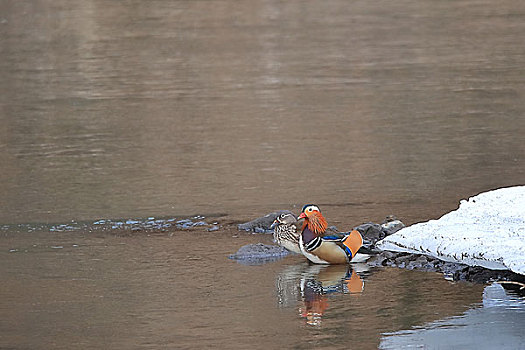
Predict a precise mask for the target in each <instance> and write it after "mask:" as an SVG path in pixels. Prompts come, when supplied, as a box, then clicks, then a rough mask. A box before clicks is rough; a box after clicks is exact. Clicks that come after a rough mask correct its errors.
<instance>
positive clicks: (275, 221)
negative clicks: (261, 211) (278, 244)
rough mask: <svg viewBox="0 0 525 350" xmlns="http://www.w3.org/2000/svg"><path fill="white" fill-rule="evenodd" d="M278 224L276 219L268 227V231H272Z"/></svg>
mask: <svg viewBox="0 0 525 350" xmlns="http://www.w3.org/2000/svg"><path fill="white" fill-rule="evenodd" d="M278 223H279V221H277V219H275V220H273V222H272V224H271V225H270V230H273V229H274V228H275V226H277V224H278Z"/></svg>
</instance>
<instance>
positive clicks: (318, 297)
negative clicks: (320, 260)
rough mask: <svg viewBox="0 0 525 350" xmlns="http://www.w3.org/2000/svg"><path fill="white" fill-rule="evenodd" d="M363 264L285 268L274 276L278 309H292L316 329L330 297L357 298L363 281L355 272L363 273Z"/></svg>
mask: <svg viewBox="0 0 525 350" xmlns="http://www.w3.org/2000/svg"><path fill="white" fill-rule="evenodd" d="M367 270H368V269H367V266H366V265H365V264H353V265H352V266H350V265H310V264H308V263H304V264H301V265H293V266H287V267H286V268H285V269H284V270H283V271H282V272H281V273H280V274H279V275H278V276H277V296H278V303H279V306H281V307H294V306H295V305H297V304H299V307H298V311H299V314H300V315H301V317H303V318H304V319H305V322H306V324H308V325H311V326H320V325H321V324H322V319H323V315H324V314H325V312H326V310H327V308H328V306H329V299H330V297H332V296H334V295H339V294H350V295H353V296H359V295H360V294H361V293H362V292H363V290H364V281H363V279H362V278H361V277H360V276H359V273H363V272H366V271H367Z"/></svg>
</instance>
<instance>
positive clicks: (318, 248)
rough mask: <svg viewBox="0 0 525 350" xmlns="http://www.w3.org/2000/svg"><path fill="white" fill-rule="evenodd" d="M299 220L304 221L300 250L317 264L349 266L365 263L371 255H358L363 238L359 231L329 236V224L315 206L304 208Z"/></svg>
mask: <svg viewBox="0 0 525 350" xmlns="http://www.w3.org/2000/svg"><path fill="white" fill-rule="evenodd" d="M298 219H304V222H303V227H302V230H301V234H300V235H299V248H300V249H301V252H302V253H303V255H304V256H305V257H306V258H307V259H308V260H310V261H311V262H313V263H315V264H347V263H349V262H363V261H366V259H368V257H369V255H366V254H357V251H358V250H359V248H360V247H361V246H362V245H363V237H362V236H361V234H360V233H359V231H357V230H353V231H351V232H350V233H339V234H331V233H330V234H327V233H326V229H327V227H328V223H327V222H326V219H325V218H324V217H323V215H322V214H321V210H320V209H319V207H318V206H316V205H314V204H307V205H305V206H304V207H303V209H302V211H301V214H300V215H299V217H298Z"/></svg>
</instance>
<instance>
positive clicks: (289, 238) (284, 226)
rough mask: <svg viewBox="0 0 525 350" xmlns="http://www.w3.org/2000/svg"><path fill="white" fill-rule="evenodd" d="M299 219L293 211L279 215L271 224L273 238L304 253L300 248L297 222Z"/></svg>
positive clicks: (279, 243) (285, 246)
mask: <svg viewBox="0 0 525 350" xmlns="http://www.w3.org/2000/svg"><path fill="white" fill-rule="evenodd" d="M296 222H297V219H296V218H295V215H293V214H292V213H283V214H281V215H279V216H278V217H277V218H276V219H275V220H274V222H273V224H272V225H271V226H270V228H273V229H274V231H273V239H274V240H275V242H276V243H277V244H278V245H280V246H281V247H284V248H286V249H288V250H289V251H292V252H294V253H297V254H302V253H301V249H300V248H299V233H297V227H296V225H295V223H296Z"/></svg>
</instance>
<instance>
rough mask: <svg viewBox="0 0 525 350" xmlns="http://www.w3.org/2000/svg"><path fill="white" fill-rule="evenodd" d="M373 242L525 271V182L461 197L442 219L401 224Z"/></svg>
mask: <svg viewBox="0 0 525 350" xmlns="http://www.w3.org/2000/svg"><path fill="white" fill-rule="evenodd" d="M376 245H377V247H378V248H380V249H383V250H391V251H402V252H410V253H416V254H426V255H430V256H433V257H436V258H438V259H442V260H445V261H452V262H459V263H463V264H467V265H471V266H483V267H486V268H489V269H496V270H497V269H505V270H507V269H509V270H512V271H514V272H516V273H520V274H525V186H516V187H508V188H501V189H497V190H493V191H489V192H484V193H481V194H479V195H477V196H474V197H471V198H469V199H468V200H462V201H461V202H460V204H459V208H458V209H457V210H454V211H452V212H450V213H447V214H445V215H443V216H442V217H441V218H440V219H438V220H430V221H427V222H423V223H419V224H415V225H412V226H409V227H406V228H404V229H401V230H400V231H398V232H396V233H395V234H393V235H391V236H388V237H386V238H385V239H383V240H382V241H379V242H378V243H377V244H376Z"/></svg>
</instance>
